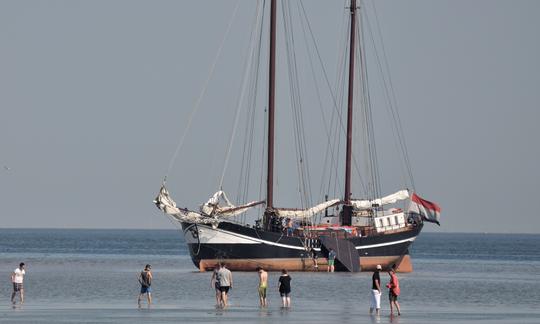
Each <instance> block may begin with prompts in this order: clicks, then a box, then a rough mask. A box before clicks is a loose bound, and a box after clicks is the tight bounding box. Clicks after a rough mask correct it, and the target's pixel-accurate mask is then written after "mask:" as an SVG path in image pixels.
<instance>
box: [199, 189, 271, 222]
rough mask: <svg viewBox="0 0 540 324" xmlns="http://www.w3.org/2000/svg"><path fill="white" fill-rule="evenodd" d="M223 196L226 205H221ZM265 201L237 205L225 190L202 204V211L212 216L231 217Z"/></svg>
mask: <svg viewBox="0 0 540 324" xmlns="http://www.w3.org/2000/svg"><path fill="white" fill-rule="evenodd" d="M221 198H223V200H224V202H225V206H220V205H219V202H220V199H221ZM262 203H263V201H252V202H250V203H247V204H244V205H240V206H235V205H233V204H232V203H231V201H230V200H229V198H227V195H226V194H225V192H224V191H223V190H220V191H218V192H216V193H215V194H214V195H213V196H212V197H210V199H208V201H207V202H206V203H205V204H203V205H202V206H201V208H200V209H201V212H202V213H204V214H206V215H211V216H221V217H231V216H236V215H240V214H242V213H245V212H246V211H248V210H249V209H250V208H251V207H253V206H256V205H259V204H262Z"/></svg>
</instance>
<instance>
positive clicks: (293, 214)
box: [276, 199, 340, 219]
mask: <svg viewBox="0 0 540 324" xmlns="http://www.w3.org/2000/svg"><path fill="white" fill-rule="evenodd" d="M339 202H340V200H339V199H333V200H329V201H325V202H323V203H321V204H318V205H316V206H313V207H311V208H308V209H285V208H279V209H276V214H277V215H278V216H280V217H288V218H295V219H296V218H310V217H313V216H314V215H316V214H317V213H320V212H322V211H323V210H325V209H326V208H328V207H332V206H334V205H337V204H338V203H339Z"/></svg>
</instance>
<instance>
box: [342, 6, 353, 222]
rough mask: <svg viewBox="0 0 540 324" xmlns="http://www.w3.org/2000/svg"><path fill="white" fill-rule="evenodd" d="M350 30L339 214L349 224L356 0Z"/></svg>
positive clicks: (351, 7) (350, 209)
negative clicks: (343, 175)
mask: <svg viewBox="0 0 540 324" xmlns="http://www.w3.org/2000/svg"><path fill="white" fill-rule="evenodd" d="M350 12H351V32H350V40H349V41H350V44H349V90H348V91H349V93H348V96H349V98H348V105H347V151H346V157H345V197H344V199H343V201H344V206H343V211H342V216H341V223H342V225H351V223H352V206H351V160H352V122H353V97H354V54H355V42H354V41H355V38H356V0H351V6H350Z"/></svg>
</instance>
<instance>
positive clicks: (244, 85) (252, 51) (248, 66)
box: [219, 2, 261, 188]
mask: <svg viewBox="0 0 540 324" xmlns="http://www.w3.org/2000/svg"><path fill="white" fill-rule="evenodd" d="M259 4H260V2H259V3H258V5H257V15H256V17H255V20H254V22H253V26H257V25H258V21H259V19H261V17H260V14H261V7H260V5H259ZM251 30H252V33H251V37H250V40H251V41H250V44H251V46H250V51H249V55H248V64H246V69H245V71H244V77H243V81H242V91H241V93H240V96H239V98H238V104H237V108H236V112H235V118H234V125H233V128H232V130H231V136H230V139H229V144H228V147H227V153H226V155H225V162H224V164H223V170H222V172H221V178H220V181H219V188H222V187H223V179H224V177H225V172H226V171H227V166H228V164H229V158H230V155H231V149H232V143H233V141H234V137H235V135H236V129H237V125H238V120H239V117H240V110H241V109H242V104H243V103H244V97H245V93H246V91H247V90H246V89H247V85H248V82H247V81H248V74H249V72H250V69H251V63H252V61H253V59H254V56H255V50H256V46H255V45H256V43H255V35H256V29H255V28H251Z"/></svg>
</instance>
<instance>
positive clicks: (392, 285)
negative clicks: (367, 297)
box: [386, 265, 401, 316]
mask: <svg viewBox="0 0 540 324" xmlns="http://www.w3.org/2000/svg"><path fill="white" fill-rule="evenodd" d="M395 268H396V266H395V265H394V266H392V268H390V270H388V275H389V276H390V282H389V283H388V284H386V288H388V299H389V301H390V315H394V305H395V306H396V309H397V313H398V316H399V315H401V310H400V308H399V303H398V301H397V300H398V296H399V294H400V293H401V291H400V289H399V280H398V277H397V276H396V269H395Z"/></svg>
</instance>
